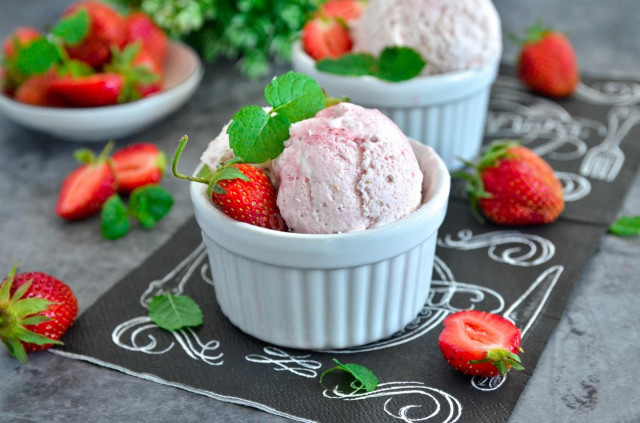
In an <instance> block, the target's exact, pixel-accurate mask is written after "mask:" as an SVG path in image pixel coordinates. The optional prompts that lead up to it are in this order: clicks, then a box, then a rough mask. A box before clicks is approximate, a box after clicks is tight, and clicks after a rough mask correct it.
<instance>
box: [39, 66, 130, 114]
mask: <svg viewBox="0 0 640 423" xmlns="http://www.w3.org/2000/svg"><path fill="white" fill-rule="evenodd" d="M123 87H124V77H123V76H122V75H118V74H115V73H97V74H94V75H90V76H81V77H73V76H64V77H60V78H57V79H56V80H55V81H53V82H52V83H51V90H52V91H53V92H54V93H56V94H57V95H60V96H61V97H63V98H65V99H66V100H68V101H70V102H71V103H73V104H74V105H76V106H81V107H96V106H109V105H113V104H117V103H118V100H119V96H120V94H121V93H122V89H123Z"/></svg>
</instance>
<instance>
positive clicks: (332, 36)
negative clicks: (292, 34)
mask: <svg viewBox="0 0 640 423" xmlns="http://www.w3.org/2000/svg"><path fill="white" fill-rule="evenodd" d="M302 32H303V33H302V44H303V46H304V49H305V51H306V52H307V53H308V54H309V56H311V57H313V58H314V59H315V60H322V59H327V58H329V59H337V58H338V57H340V56H342V55H344V54H346V53H348V52H349V51H351V47H352V44H353V42H352V41H351V35H349V30H348V29H347V28H346V26H345V24H344V22H342V21H341V20H339V19H337V18H327V17H316V18H314V19H312V20H310V21H309V22H307V23H306V24H305V26H304V28H303V30H302Z"/></svg>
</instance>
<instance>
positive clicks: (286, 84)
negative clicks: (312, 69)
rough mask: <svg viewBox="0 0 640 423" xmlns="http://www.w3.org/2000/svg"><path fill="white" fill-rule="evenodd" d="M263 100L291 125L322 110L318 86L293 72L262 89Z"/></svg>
mask: <svg viewBox="0 0 640 423" xmlns="http://www.w3.org/2000/svg"><path fill="white" fill-rule="evenodd" d="M264 98H265V100H267V103H268V104H269V105H270V106H271V107H273V110H272V111H271V113H272V114H273V113H277V114H279V115H282V116H284V117H286V118H287V119H288V120H289V122H291V123H295V122H298V121H301V120H304V119H308V118H311V117H313V116H315V115H316V113H318V112H319V111H320V110H322V109H323V108H324V92H323V91H322V88H321V87H320V85H318V83H317V82H316V81H315V80H314V79H313V78H311V77H309V76H307V75H304V74H299V73H294V72H287V73H285V74H284V75H282V76H279V77H277V78H275V79H274V80H273V81H271V83H270V84H269V85H267V87H266V88H265V89H264ZM242 157H243V158H245V160H246V157H244V156H242Z"/></svg>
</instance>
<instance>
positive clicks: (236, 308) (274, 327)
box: [190, 143, 450, 349]
mask: <svg viewBox="0 0 640 423" xmlns="http://www.w3.org/2000/svg"><path fill="white" fill-rule="evenodd" d="M412 146H413V148H414V151H415V153H416V157H417V158H418V161H419V163H420V168H421V169H422V171H423V173H424V184H423V204H422V206H421V207H420V208H419V209H418V210H416V211H415V212H413V213H411V214H410V215H408V216H406V217H404V218H402V219H400V220H397V221H395V222H392V223H389V224H386V225H383V226H381V227H379V228H374V229H369V230H365V231H356V232H348V233H342V234H326V235H311V234H297V233H287V232H278V231H273V230H269V229H264V228H260V227H257V226H253V225H249V224H246V223H242V222H238V221H236V220H233V219H231V218H229V217H228V216H226V215H225V214H224V213H222V212H221V211H219V210H218V209H217V208H216V207H215V206H214V205H213V204H212V203H211V201H210V199H209V198H207V195H206V185H204V184H201V183H197V182H192V183H191V187H190V190H191V191H190V194H191V199H192V202H193V206H194V211H195V216H196V220H197V222H198V224H199V226H200V228H201V230H202V234H203V238H204V241H205V243H206V246H207V251H208V255H209V261H210V264H211V273H212V276H213V280H214V283H215V294H216V298H217V301H218V304H219V305H220V308H221V310H222V312H223V313H224V314H225V315H226V316H227V317H228V318H229V320H230V321H231V322H232V323H233V324H234V325H236V326H237V327H239V328H240V329H241V330H243V331H244V332H246V333H248V334H250V335H253V336H255V337H256V338H259V339H261V340H263V341H265V342H268V343H271V344H275V345H279V346H283V347H291V348H303V349H323V348H346V347H352V346H357V345H364V344H367V343H369V342H373V341H377V340H379V339H383V338H386V337H388V336H390V335H392V334H393V333H395V332H397V331H399V330H400V329H403V328H404V327H405V326H406V325H407V324H408V323H410V322H411V321H412V320H413V319H414V318H415V317H416V316H417V314H418V312H419V311H420V310H421V309H422V307H423V305H424V303H425V301H426V299H427V296H428V294H429V287H430V285H431V273H432V269H433V259H434V255H435V246H436V238H437V231H438V228H439V227H440V225H441V224H442V221H443V219H444V216H445V213H446V209H447V199H448V196H449V190H450V177H449V173H448V171H447V168H446V166H445V164H444V163H443V162H442V160H441V159H440V157H438V155H437V154H436V153H435V152H434V151H433V150H432V149H431V148H429V147H426V146H423V145H421V144H418V143H412Z"/></svg>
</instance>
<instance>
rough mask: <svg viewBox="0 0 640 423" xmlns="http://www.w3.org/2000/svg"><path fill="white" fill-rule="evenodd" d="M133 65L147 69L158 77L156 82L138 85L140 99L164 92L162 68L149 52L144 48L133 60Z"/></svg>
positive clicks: (139, 83)
mask: <svg viewBox="0 0 640 423" xmlns="http://www.w3.org/2000/svg"><path fill="white" fill-rule="evenodd" d="M132 65H133V66H134V67H137V68H140V67H143V68H146V69H147V70H148V72H150V73H151V74H153V75H156V78H155V79H156V80H155V81H154V82H150V83H144V82H138V83H137V84H136V90H137V91H138V93H139V94H140V97H143V98H144V97H149V96H150V95H151V94H155V93H158V92H160V91H162V76H163V74H162V72H163V70H162V66H160V65H158V62H157V61H156V60H154V59H153V57H152V56H151V54H149V53H148V52H147V50H145V49H144V48H143V49H141V50H140V51H139V52H138V54H137V55H136V57H135V59H133V62H132Z"/></svg>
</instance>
